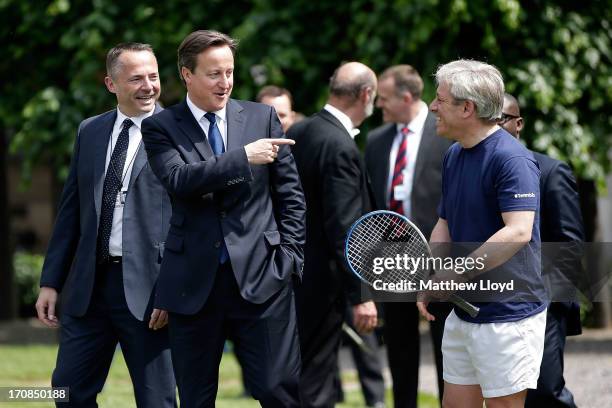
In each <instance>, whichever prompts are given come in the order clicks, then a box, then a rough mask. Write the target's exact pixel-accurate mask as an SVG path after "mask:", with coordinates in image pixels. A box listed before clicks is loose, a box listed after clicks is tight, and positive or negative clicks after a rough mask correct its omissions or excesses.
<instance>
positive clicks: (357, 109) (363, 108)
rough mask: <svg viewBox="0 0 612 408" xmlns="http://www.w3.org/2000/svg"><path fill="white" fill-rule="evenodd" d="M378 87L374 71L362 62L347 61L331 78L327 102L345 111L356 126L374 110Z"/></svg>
mask: <svg viewBox="0 0 612 408" xmlns="http://www.w3.org/2000/svg"><path fill="white" fill-rule="evenodd" d="M376 88H377V80H376V74H375V73H374V71H372V70H371V69H370V68H369V67H368V66H366V65H364V64H362V63H360V62H347V63H346V64H342V65H340V66H339V67H338V68H337V69H336V71H335V72H334V75H332V77H331V78H330V80H329V100H328V101H327V103H329V104H330V105H332V106H334V107H335V108H337V109H339V110H341V111H342V112H344V113H345V114H346V115H347V116H348V117H349V118H351V121H352V122H353V126H355V127H356V126H359V125H360V124H361V122H363V120H364V119H365V118H367V117H368V116H370V115H372V112H374V100H375V99H376Z"/></svg>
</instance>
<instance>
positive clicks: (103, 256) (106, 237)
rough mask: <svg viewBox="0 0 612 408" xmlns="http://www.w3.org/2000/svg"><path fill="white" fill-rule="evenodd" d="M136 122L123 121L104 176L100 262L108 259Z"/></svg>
mask: <svg viewBox="0 0 612 408" xmlns="http://www.w3.org/2000/svg"><path fill="white" fill-rule="evenodd" d="M133 124H134V122H132V121H131V120H130V119H129V118H128V119H125V120H124V121H123V128H122V129H121V132H120V133H119V137H118V138H117V142H116V143H115V147H114V148H113V152H112V153H111V158H110V162H109V163H108V168H107V169H106V176H105V177H104V188H103V190H102V191H103V192H102V209H101V211H100V225H99V227H98V250H97V258H98V263H104V262H106V261H108V258H109V256H110V255H109V253H108V243H109V241H110V236H111V230H112V229H113V214H114V212H115V202H116V200H117V193H118V192H119V189H120V188H121V183H122V181H123V180H122V175H123V167H124V166H125V157H126V155H127V149H128V145H129V144H130V127H132V125H133Z"/></svg>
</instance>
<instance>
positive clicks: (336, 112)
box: [323, 103, 359, 139]
mask: <svg viewBox="0 0 612 408" xmlns="http://www.w3.org/2000/svg"><path fill="white" fill-rule="evenodd" d="M323 109H325V110H326V111H328V112H329V113H331V114H332V116H333V117H335V118H336V119H338V121H339V122H340V123H341V124H342V126H343V127H344V128H345V129H346V131H347V132H348V133H349V135H350V136H351V137H352V138H353V139H354V138H355V136H357V135H358V134H359V129H357V128H355V127H354V126H353V121H351V118H349V117H348V116H347V114H346V113H344V112H342V111H341V110H340V109H338V108H336V107H335V106H332V105H330V104H329V103H326V104H325V106H324V107H323Z"/></svg>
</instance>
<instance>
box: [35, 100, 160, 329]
mask: <svg viewBox="0 0 612 408" xmlns="http://www.w3.org/2000/svg"><path fill="white" fill-rule="evenodd" d="M161 110H162V109H161V108H160V107H159V106H157V107H156V108H155V113H158V112H160V111H161ZM116 117H117V110H116V109H114V110H112V111H109V112H106V113H103V114H101V115H98V116H95V117H92V118H89V119H86V120H84V121H83V122H82V123H81V124H80V126H79V129H78V133H77V138H76V142H75V145H74V154H73V157H72V162H71V165H70V172H69V174H68V178H67V179H66V183H65V185H64V190H63V192H62V197H61V200H60V206H59V210H58V214H57V219H56V221H55V226H54V228H53V234H52V236H51V240H50V242H49V247H48V250H47V256H46V257H45V262H44V266H43V270H42V276H41V281H40V285H41V286H49V287H53V288H55V289H56V290H58V291H61V292H62V305H63V306H62V307H63V311H64V312H65V313H67V314H70V315H74V316H82V315H84V314H85V312H86V311H87V308H88V306H89V302H90V300H91V294H92V291H93V287H94V283H95V274H96V242H97V236H98V224H99V222H100V210H101V206H102V190H103V186H104V178H105V173H104V167H105V163H106V152H107V149H108V143H109V140H110V136H111V133H112V130H113V125H114V124H115V119H116ZM170 214H171V207H170V198H169V197H168V194H167V193H166V191H165V190H164V188H163V187H162V185H161V184H160V183H159V181H158V180H157V178H156V177H155V175H154V174H153V172H152V171H151V168H150V167H149V165H148V164H147V156H146V152H145V150H144V146H143V145H140V147H139V148H138V151H137V153H136V156H135V158H134V163H133V166H132V173H131V176H130V182H129V186H128V191H127V196H126V201H125V206H124V209H123V227H122V231H123V233H122V236H123V238H122V246H123V265H122V266H123V285H124V289H125V298H126V300H127V304H128V307H129V309H130V312H131V313H132V314H133V315H134V316H135V317H136V318H137V319H139V320H143V319H144V318H145V312H146V309H147V306H149V303H150V300H151V295H152V292H153V290H154V287H155V283H156V281H157V276H158V274H159V262H160V260H161V258H162V255H163V248H164V239H165V237H166V234H167V232H168V227H169V220H170Z"/></svg>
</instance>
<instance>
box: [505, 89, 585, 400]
mask: <svg viewBox="0 0 612 408" xmlns="http://www.w3.org/2000/svg"><path fill="white" fill-rule="evenodd" d="M499 125H500V126H502V127H503V128H504V129H506V130H507V131H508V132H509V133H511V134H512V135H513V136H515V137H517V138H519V137H520V133H521V130H522V129H523V118H522V117H521V111H520V108H519V105H518V101H517V100H516V98H515V97H514V96H512V95H510V94H505V95H504V107H503V110H502V117H501V119H500V121H499ZM533 155H534V157H535V159H536V160H537V162H538V165H539V166H540V173H541V176H540V192H541V193H540V196H541V197H542V200H541V202H540V231H541V232H540V233H541V235H542V243H543V245H545V248H546V244H544V243H546V242H549V243H553V242H554V243H555V244H554V245H555V246H558V245H561V244H559V243H568V244H566V245H564V246H561V252H565V253H567V252H570V251H571V252H572V253H573V255H574V256H571V255H572V254H570V259H568V257H566V256H562V257H561V256H559V254H558V253H557V254H556V256H555V258H556V260H555V261H553V263H551V264H549V265H548V267H547V268H544V269H543V270H542V273H543V274H544V275H545V276H546V275H548V276H551V275H553V276H552V278H553V282H555V281H557V280H558V279H557V278H559V277H560V276H557V275H562V276H564V275H567V274H566V273H564V272H563V271H558V270H555V271H554V272H553V271H551V270H550V268H555V267H558V266H559V265H561V267H562V268H566V267H567V266H570V267H571V268H572V269H577V270H579V269H580V260H579V258H580V256H579V255H578V256H576V253H577V252H576V247H573V246H571V244H572V243H580V242H583V241H584V230H583V227H582V214H581V212H580V200H579V197H578V190H577V187H576V180H575V178H574V175H573V174H572V171H571V169H570V168H569V166H568V165H567V164H565V163H563V162H561V161H559V160H555V159H553V158H551V157H549V156H546V155H544V154H541V153H537V152H533ZM545 252H546V251H545ZM543 258H545V254H543ZM571 258H573V259H571ZM559 259H563V262H562V264H560V263H559V262H558V260H559ZM547 269H548V270H547ZM572 272H575V271H570V273H572ZM566 277H567V276H566ZM553 289H554V288H553ZM553 296H554V295H553ZM580 333H582V326H581V324H580V304H579V303H577V302H570V301H565V302H556V301H553V302H552V303H551V304H550V305H549V306H548V312H547V315H546V334H545V338H544V355H543V357H542V364H541V367H540V377H539V378H538V388H537V389H535V390H532V389H530V390H528V391H527V399H526V401H525V406H526V407H575V406H576V404H575V403H574V396H573V395H572V393H571V392H570V390H568V389H567V387H566V386H565V379H564V378H563V351H564V349H565V337H566V336H575V335H578V334H580Z"/></svg>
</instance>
